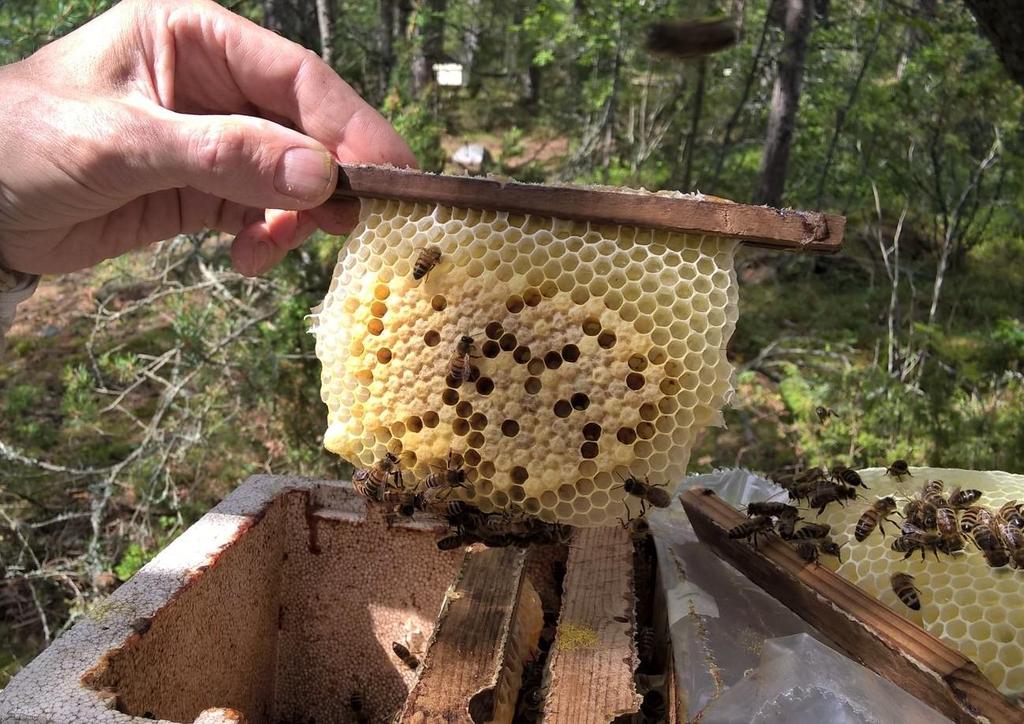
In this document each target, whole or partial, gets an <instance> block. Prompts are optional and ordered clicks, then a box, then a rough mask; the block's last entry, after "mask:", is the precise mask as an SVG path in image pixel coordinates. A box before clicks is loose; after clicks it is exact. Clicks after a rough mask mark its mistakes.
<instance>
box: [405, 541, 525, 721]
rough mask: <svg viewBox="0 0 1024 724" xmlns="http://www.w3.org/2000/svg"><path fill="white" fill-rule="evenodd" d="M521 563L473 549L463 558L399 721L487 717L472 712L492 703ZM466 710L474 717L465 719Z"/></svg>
mask: <svg viewBox="0 0 1024 724" xmlns="http://www.w3.org/2000/svg"><path fill="white" fill-rule="evenodd" d="M524 560H525V553H524V551H523V550H522V549H518V548H478V549H476V548H475V549H472V550H470V551H469V552H468V553H467V554H466V558H465V561H464V562H463V565H462V570H461V571H460V573H459V576H458V578H457V579H456V582H455V584H454V586H453V588H452V590H451V591H449V593H448V597H447V599H446V601H445V604H444V606H443V607H442V610H441V614H440V617H439V619H438V624H437V627H436V628H435V630H434V636H433V638H432V639H431V642H430V644H429V646H428V649H427V654H426V656H425V657H424V660H423V664H422V666H423V672H422V674H420V678H419V680H418V681H417V682H416V685H415V686H414V687H413V690H412V691H411V692H410V693H409V696H408V698H407V699H406V702H405V707H404V709H403V712H402V717H401V720H400V721H402V722H409V723H410V724H412V723H415V724H433V723H435V722H438V723H440V722H446V723H447V722H472V721H474V718H475V719H478V720H479V721H484V720H485V718H488V717H486V716H485V717H484V718H480V716H479V714H478V712H477V711H476V708H477V707H482V708H484V709H486V708H488V707H489V706H491V705H492V704H493V700H492V699H491V698H490V696H491V695H490V692H493V690H494V689H495V687H496V686H497V685H498V679H499V676H500V674H501V673H502V669H503V667H504V666H505V656H506V647H507V646H506V645H507V644H508V640H509V635H510V633H511V632H512V629H513V624H514V622H515V620H516V608H517V603H518V601H519V593H520V588H521V586H522V582H523V569H524V565H523V564H524ZM538 630H539V629H538ZM474 697H476V698H475V699H474ZM471 708H472V709H473V713H474V714H478V716H476V717H473V716H471V714H470V711H471Z"/></svg>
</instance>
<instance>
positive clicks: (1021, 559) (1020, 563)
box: [999, 521, 1024, 568]
mask: <svg viewBox="0 0 1024 724" xmlns="http://www.w3.org/2000/svg"><path fill="white" fill-rule="evenodd" d="M999 535H1000V536H1001V537H1002V539H1003V543H1004V544H1006V549H1007V550H1008V551H1009V552H1010V557H1011V558H1012V559H1013V565H1014V566H1016V567H1017V568H1024V532H1022V531H1021V529H1020V528H1018V527H1017V526H1015V525H1010V524H1009V523H1006V522H1003V521H1001V522H1000V523H999Z"/></svg>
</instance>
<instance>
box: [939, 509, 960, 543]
mask: <svg viewBox="0 0 1024 724" xmlns="http://www.w3.org/2000/svg"><path fill="white" fill-rule="evenodd" d="M935 523H936V528H937V529H938V531H939V536H940V537H941V538H942V540H943V543H944V544H945V548H946V551H945V552H949V553H952V552H954V551H962V550H963V549H964V539H963V536H962V535H960V524H959V523H958V521H957V519H956V511H955V510H953V509H952V508H938V509H937V511H936V518H935Z"/></svg>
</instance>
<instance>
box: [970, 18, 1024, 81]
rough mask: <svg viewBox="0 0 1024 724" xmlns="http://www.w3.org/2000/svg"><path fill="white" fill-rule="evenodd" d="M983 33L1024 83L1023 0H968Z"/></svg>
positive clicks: (1004, 63)
mask: <svg viewBox="0 0 1024 724" xmlns="http://www.w3.org/2000/svg"><path fill="white" fill-rule="evenodd" d="M964 2H965V4H966V5H967V7H968V8H970V10H971V12H972V13H974V17H975V18H976V19H977V20H978V27H979V28H980V29H981V32H982V34H983V35H984V36H985V37H986V38H988V39H989V41H991V43H992V45H993V47H994V48H995V49H996V54H997V55H998V56H999V60H1001V61H1002V62H1003V65H1004V66H1005V67H1006V70H1007V71H1008V72H1009V73H1010V76H1011V77H1012V78H1013V79H1014V80H1015V81H1017V83H1018V84H1019V85H1021V86H1024V3H1021V2H1020V0H964Z"/></svg>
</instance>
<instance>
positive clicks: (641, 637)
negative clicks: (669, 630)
mask: <svg viewBox="0 0 1024 724" xmlns="http://www.w3.org/2000/svg"><path fill="white" fill-rule="evenodd" d="M656 650H657V639H656V638H655V635H654V629H653V628H651V627H650V626H641V627H640V630H639V631H637V633H636V653H637V656H639V657H640V664H641V665H642V666H643V665H647V666H649V665H650V664H651V662H652V661H653V660H654V654H655V651H656Z"/></svg>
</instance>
